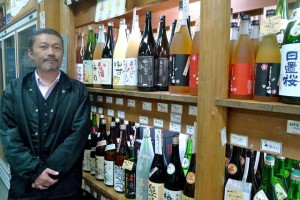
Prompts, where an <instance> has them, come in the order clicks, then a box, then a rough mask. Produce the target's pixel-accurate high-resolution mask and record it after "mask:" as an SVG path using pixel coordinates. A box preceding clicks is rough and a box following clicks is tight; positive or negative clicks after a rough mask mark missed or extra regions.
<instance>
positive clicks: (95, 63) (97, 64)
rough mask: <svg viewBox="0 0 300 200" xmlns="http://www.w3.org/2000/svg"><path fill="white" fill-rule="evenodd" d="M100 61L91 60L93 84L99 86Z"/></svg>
mask: <svg viewBox="0 0 300 200" xmlns="http://www.w3.org/2000/svg"><path fill="white" fill-rule="evenodd" d="M101 72H102V71H101V60H93V77H94V78H93V84H101Z"/></svg>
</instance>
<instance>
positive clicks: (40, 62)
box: [0, 29, 90, 200]
mask: <svg viewBox="0 0 300 200" xmlns="http://www.w3.org/2000/svg"><path fill="white" fill-rule="evenodd" d="M28 56H29V57H30V58H31V59H32V60H33V61H34V63H35V65H36V70H35V71H34V72H31V73H29V74H27V75H26V76H25V77H24V78H19V79H15V80H13V81H11V82H10V84H8V85H7V87H6V89H5V91H4V93H3V95H2V103H1V113H0V137H1V140H2V145H3V148H4V152H5V156H6V158H7V161H8V162H9V164H10V169H11V181H10V190H9V194H8V199H10V200H34V199H60V200H63V199H64V200H81V184H82V158H83V157H82V156H83V154H82V152H83V148H84V145H85V143H86V140H87V138H88V134H89V131H90V117H89V116H90V102H89V94H88V92H87V90H86V88H85V86H84V85H83V84H82V83H80V82H79V81H77V80H73V79H71V78H69V77H68V76H67V75H66V74H65V73H64V72H62V71H60V66H61V64H62V59H63V39H62V37H61V35H60V34H59V33H58V32H56V31H55V30H52V29H41V30H38V31H37V32H35V33H34V35H33V36H32V38H31V40H30V43H29V50H28Z"/></svg>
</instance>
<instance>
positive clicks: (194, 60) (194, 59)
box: [190, 53, 199, 89]
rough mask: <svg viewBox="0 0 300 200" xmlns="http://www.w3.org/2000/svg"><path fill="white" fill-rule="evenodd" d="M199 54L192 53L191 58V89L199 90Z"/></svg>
mask: <svg viewBox="0 0 300 200" xmlns="http://www.w3.org/2000/svg"><path fill="white" fill-rule="evenodd" d="M198 64H199V53H192V54H191V58H190V88H193V89H196V88H198V76H199V72H198Z"/></svg>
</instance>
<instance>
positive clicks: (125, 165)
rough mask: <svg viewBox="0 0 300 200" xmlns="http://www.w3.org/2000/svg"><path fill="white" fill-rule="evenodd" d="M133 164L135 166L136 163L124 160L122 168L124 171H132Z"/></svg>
mask: <svg viewBox="0 0 300 200" xmlns="http://www.w3.org/2000/svg"><path fill="white" fill-rule="evenodd" d="M133 164H134V162H131V161H129V160H124V162H123V165H122V167H123V169H127V170H129V171H131V170H132V167H133Z"/></svg>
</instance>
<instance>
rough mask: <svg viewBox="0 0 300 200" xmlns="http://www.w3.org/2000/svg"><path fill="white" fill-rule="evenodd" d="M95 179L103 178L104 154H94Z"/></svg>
mask: <svg viewBox="0 0 300 200" xmlns="http://www.w3.org/2000/svg"><path fill="white" fill-rule="evenodd" d="M95 177H96V179H100V180H103V179H104V156H96V174H95Z"/></svg>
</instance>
